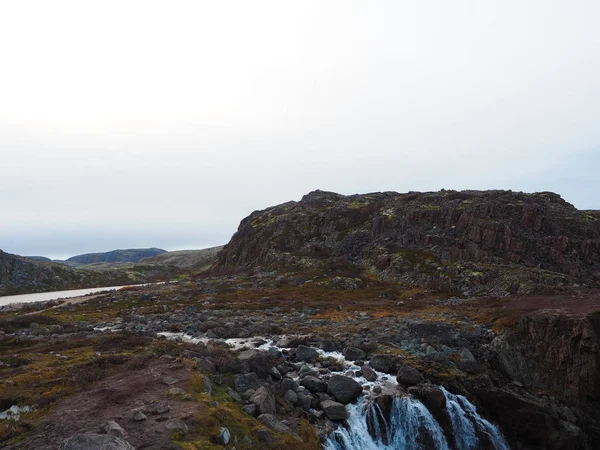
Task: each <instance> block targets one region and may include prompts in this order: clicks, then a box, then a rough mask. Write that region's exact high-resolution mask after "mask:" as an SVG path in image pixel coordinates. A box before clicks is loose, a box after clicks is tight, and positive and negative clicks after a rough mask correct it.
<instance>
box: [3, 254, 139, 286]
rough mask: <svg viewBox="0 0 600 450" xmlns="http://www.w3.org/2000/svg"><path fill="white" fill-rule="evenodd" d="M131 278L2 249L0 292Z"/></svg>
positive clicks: (107, 283) (123, 281)
mask: <svg viewBox="0 0 600 450" xmlns="http://www.w3.org/2000/svg"><path fill="white" fill-rule="evenodd" d="M131 282H132V280H130V279H129V277H128V276H127V275H126V274H125V273H120V272H116V271H112V272H94V271H89V270H81V269H75V268H72V267H69V266H65V265H63V264H57V263H53V262H45V261H34V260H32V259H30V258H25V257H23V256H18V255H13V254H10V253H5V252H3V251H2V250H0V296H1V295H13V294H25V293H30V292H48V291H57V290H64V289H79V288H87V287H96V286H115V285H121V284H128V283H131Z"/></svg>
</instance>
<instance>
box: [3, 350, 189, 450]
mask: <svg viewBox="0 0 600 450" xmlns="http://www.w3.org/2000/svg"><path fill="white" fill-rule="evenodd" d="M189 376H190V369H188V368H187V367H185V366H184V365H183V364H180V363H176V362H173V361H171V360H167V359H155V360H153V361H152V362H151V363H150V364H149V365H148V367H147V368H145V369H141V370H129V371H125V372H123V373H120V374H118V375H115V376H113V377H110V378H107V379H105V380H102V381H100V382H98V383H97V384H95V385H94V386H93V388H92V389H91V390H88V391H86V392H82V393H80V394H77V395H75V396H73V397H71V398H68V399H66V400H65V401H63V402H62V403H60V404H59V405H58V407H57V408H56V409H55V410H54V411H53V412H52V413H51V414H50V415H49V416H47V417H46V419H45V420H44V421H43V422H42V423H41V424H40V425H39V427H38V428H37V430H36V431H35V432H34V433H33V434H32V435H31V436H29V437H28V438H27V439H25V440H24V441H22V442H20V443H18V444H15V445H12V446H10V447H7V449H36V450H56V449H57V448H58V446H59V444H60V443H61V442H62V441H63V440H64V439H66V438H67V437H69V436H72V435H75V434H80V433H85V432H94V433H104V430H103V426H104V424H105V423H106V421H108V420H114V421H116V422H117V423H118V424H119V425H120V426H121V427H123V428H124V429H125V431H126V433H127V434H126V436H125V439H126V440H127V441H128V442H129V443H130V444H131V445H133V446H134V447H135V448H136V450H169V449H179V448H180V447H178V446H176V445H175V444H173V443H172V442H171V439H170V436H171V433H172V431H170V430H168V429H167V427H168V424H169V421H171V420H172V419H180V420H182V421H183V422H186V421H189V419H190V418H191V417H192V416H193V415H194V413H195V412H196V411H197V408H198V404H197V403H195V402H192V401H184V400H180V399H177V398H167V395H166V393H167V391H168V390H169V388H170V387H171V386H169V385H167V384H166V383H165V378H176V379H177V380H179V381H178V382H177V383H175V384H173V385H172V386H174V387H184V386H185V384H186V382H187V380H188V379H189ZM171 381H172V380H171ZM163 401H166V402H167V403H168V405H169V407H170V409H169V411H167V412H164V413H160V414H152V412H151V411H152V409H153V408H154V407H155V406H154V405H156V403H153V402H163ZM144 408H146V409H145V410H146V412H145V414H146V416H147V419H146V420H134V419H133V413H134V412H135V411H136V410H143V409H144Z"/></svg>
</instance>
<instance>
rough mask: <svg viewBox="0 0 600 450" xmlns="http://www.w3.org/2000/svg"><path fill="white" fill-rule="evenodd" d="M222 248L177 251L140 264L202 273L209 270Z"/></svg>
mask: <svg viewBox="0 0 600 450" xmlns="http://www.w3.org/2000/svg"><path fill="white" fill-rule="evenodd" d="M222 249H223V246H222V245H221V246H218V247H211V248H205V249H202V250H179V251H174V252H167V253H163V254H161V255H157V256H152V257H149V258H144V259H142V260H141V261H140V263H141V264H162V265H167V266H174V267H177V268H179V269H181V270H185V271H202V270H206V269H208V268H210V266H211V265H212V264H213V263H214V262H215V260H216V258H217V255H218V253H219V252H220V251H221V250H222Z"/></svg>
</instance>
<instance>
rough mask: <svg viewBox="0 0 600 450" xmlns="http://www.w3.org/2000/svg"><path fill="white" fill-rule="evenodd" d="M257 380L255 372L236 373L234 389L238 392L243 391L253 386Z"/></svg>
mask: <svg viewBox="0 0 600 450" xmlns="http://www.w3.org/2000/svg"><path fill="white" fill-rule="evenodd" d="M257 381H258V378H257V376H256V374H255V373H248V374H244V375H238V376H237V377H235V390H236V391H238V392H245V391H247V390H248V389H250V388H252V387H254V386H255V385H256V383H257Z"/></svg>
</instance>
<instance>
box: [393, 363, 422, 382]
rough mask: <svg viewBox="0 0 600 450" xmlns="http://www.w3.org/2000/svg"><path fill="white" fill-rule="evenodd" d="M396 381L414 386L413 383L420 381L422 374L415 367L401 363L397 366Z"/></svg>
mask: <svg viewBox="0 0 600 450" xmlns="http://www.w3.org/2000/svg"><path fill="white" fill-rule="evenodd" d="M396 380H397V381H398V383H400V384H402V385H404V386H414V385H415V384H419V383H422V382H423V381H424V380H423V375H421V372H419V371H418V370H417V369H414V368H412V367H410V366H405V365H401V366H400V367H399V368H398V374H397V375H396Z"/></svg>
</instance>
